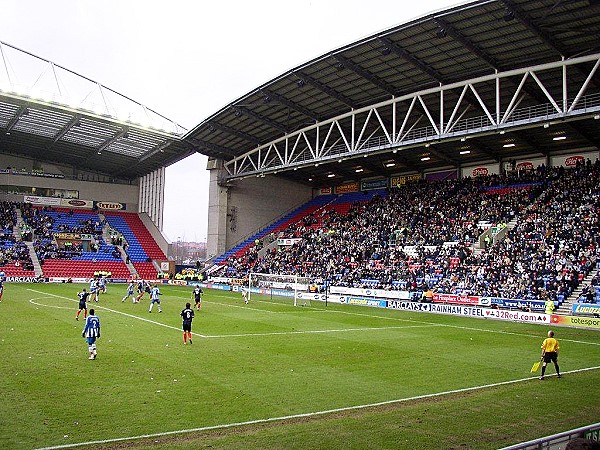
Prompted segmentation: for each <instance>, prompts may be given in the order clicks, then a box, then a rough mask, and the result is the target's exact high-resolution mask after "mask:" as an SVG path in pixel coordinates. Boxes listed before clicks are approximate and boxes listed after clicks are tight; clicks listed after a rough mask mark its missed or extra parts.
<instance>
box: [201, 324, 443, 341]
mask: <svg viewBox="0 0 600 450" xmlns="http://www.w3.org/2000/svg"><path fill="white" fill-rule="evenodd" d="M434 326H436V325H428V324H425V325H408V326H403V327H361V328H334V329H329V330H304V331H272V332H267V333H243V334H219V335H214V336H213V335H207V336H205V337H206V338H207V339H222V338H230V337H254V336H278V335H290V334H319V333H344V332H346V331H374V330H407V329H409V328H432V327H434Z"/></svg>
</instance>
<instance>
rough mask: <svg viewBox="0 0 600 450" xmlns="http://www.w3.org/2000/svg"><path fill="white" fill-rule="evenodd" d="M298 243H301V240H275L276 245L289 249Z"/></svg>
mask: <svg viewBox="0 0 600 450" xmlns="http://www.w3.org/2000/svg"><path fill="white" fill-rule="evenodd" d="M300 241H302V238H279V239H277V245H279V246H284V247H289V246H291V245H294V244H296V243H298V242H300Z"/></svg>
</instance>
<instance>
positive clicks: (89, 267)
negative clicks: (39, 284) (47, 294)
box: [43, 259, 131, 279]
mask: <svg viewBox="0 0 600 450" xmlns="http://www.w3.org/2000/svg"><path fill="white" fill-rule="evenodd" d="M43 269H44V275H45V276H47V277H71V278H92V277H93V276H94V272H98V271H106V272H110V273H111V277H112V278H123V279H128V278H131V274H130V272H129V269H128V268H127V266H126V265H125V263H124V262H123V261H118V262H117V261H96V262H93V261H73V260H69V259H47V260H46V261H45V262H44V266H43Z"/></svg>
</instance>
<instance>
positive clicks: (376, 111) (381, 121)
mask: <svg viewBox="0 0 600 450" xmlns="http://www.w3.org/2000/svg"><path fill="white" fill-rule="evenodd" d="M373 111H375V115H376V116H377V120H379V125H381V130H382V131H383V132H384V133H385V137H386V139H387V141H388V143H390V144H392V138H391V137H390V133H389V132H388V130H387V128H386V126H385V124H384V123H383V120H382V119H381V116H380V115H379V111H378V110H377V109H374V110H373ZM357 143H358V142H357Z"/></svg>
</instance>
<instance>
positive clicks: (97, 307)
mask: <svg viewBox="0 0 600 450" xmlns="http://www.w3.org/2000/svg"><path fill="white" fill-rule="evenodd" d="M28 291H32V292H37V293H38V294H45V295H49V296H51V297H56V298H62V299H65V300H70V301H72V302H75V303H78V302H79V301H78V300H74V299H72V298H69V297H64V296H62V295H56V294H49V293H47V292H42V291H36V290H35V289H28ZM89 309H92V308H89ZM94 309H103V310H104V311H109V312H112V313H115V314H120V315H122V316H125V317H130V318H132V319H137V320H141V321H142V322H148V323H151V324H154V325H160V326H161V327H165V328H170V329H171V330H177V331H181V328H177V327H174V326H172V325H167V324H166V323H160V322H156V321H154V320H150V319H146V318H144V317H140V316H135V315H133V314H129V313H126V312H123V311H117V310H116V309H111V308H107V307H106V306H101V305H98V304H96V305H94ZM192 335H194V336H198V337H201V338H205V337H206V336H205V335H203V334H199V333H194V332H192Z"/></svg>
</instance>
